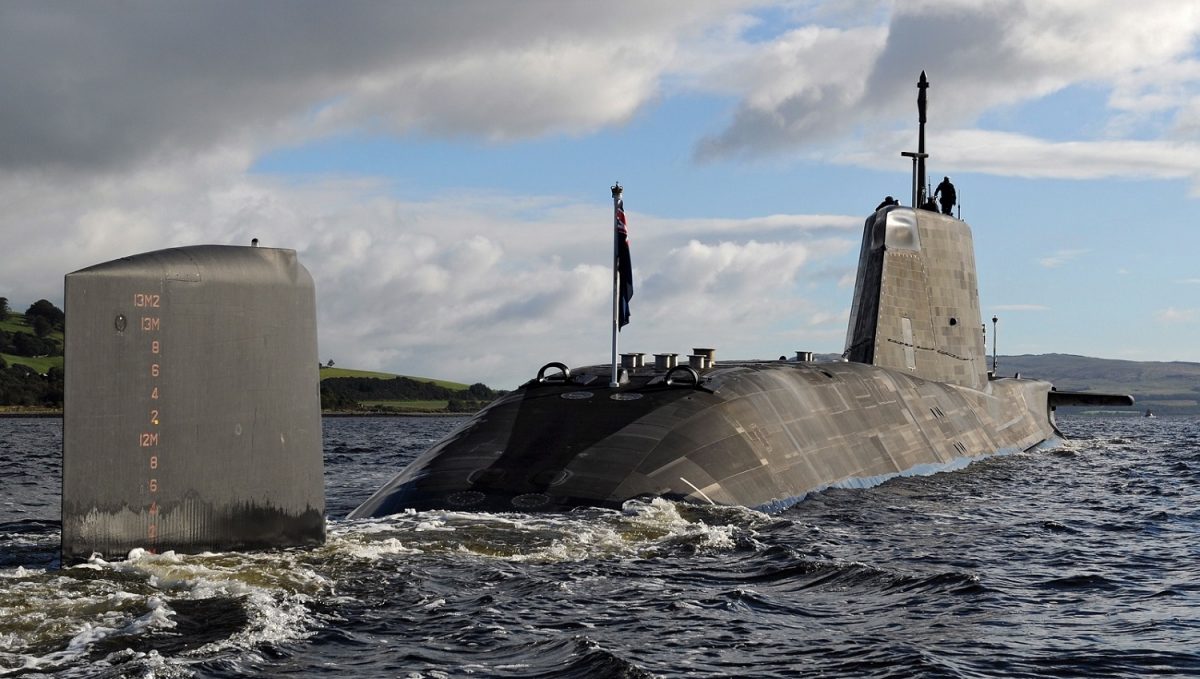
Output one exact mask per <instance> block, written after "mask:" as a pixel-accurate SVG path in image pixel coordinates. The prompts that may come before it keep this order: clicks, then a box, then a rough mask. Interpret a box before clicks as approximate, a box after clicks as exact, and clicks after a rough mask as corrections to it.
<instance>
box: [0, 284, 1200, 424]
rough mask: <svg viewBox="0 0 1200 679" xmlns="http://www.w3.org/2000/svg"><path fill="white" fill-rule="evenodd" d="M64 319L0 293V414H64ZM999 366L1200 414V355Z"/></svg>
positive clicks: (384, 408) (1146, 407) (353, 386)
mask: <svg viewBox="0 0 1200 679" xmlns="http://www.w3.org/2000/svg"><path fill="white" fill-rule="evenodd" d="M64 327H65V315H63V312H62V311H61V310H59V309H58V308H56V307H54V305H53V304H51V303H50V302H47V301H46V300H38V302H35V303H34V304H33V305H31V306H30V307H29V309H28V310H27V311H26V312H25V313H24V314H20V313H15V312H13V311H12V310H11V309H9V308H8V300H7V299H5V298H3V297H0V416H10V417H13V416H17V417H19V416H38V415H44V416H54V415H59V414H61V412H62V399H63V369H62V368H63V356H62V353H63V352H62V347H63V330H64ZM821 358H824V359H827V360H835V359H836V358H837V356H836V355H835V354H828V355H823V356H822V357H821ZM997 366H998V374H1000V375H1003V376H1007V375H1014V374H1020V375H1021V376H1022V377H1036V378H1039V379H1044V380H1048V381H1050V382H1052V383H1053V384H1054V385H1055V387H1056V388H1058V389H1060V390H1063V391H1094V392H1102V393H1122V394H1131V395H1132V396H1133V397H1134V399H1135V401H1136V403H1135V406H1134V407H1133V408H1127V409H1124V410H1125V411H1127V412H1129V413H1130V414H1144V413H1145V412H1146V411H1150V412H1153V413H1154V414H1156V415H1188V416H1195V415H1200V363H1190V362H1185V361H1128V360H1117V359H1105V358H1092V357H1088V356H1077V355H1073V354H1033V355H1031V354H1025V355H1020V356H999V357H998V359H997ZM320 384H321V387H320V388H321V409H322V412H323V413H324V414H326V415H335V416H336V415H448V414H463V413H473V412H476V411H478V410H479V409H480V408H482V407H483V406H485V405H487V404H488V403H489V402H491V401H492V400H493V399H495V398H496V397H497V396H499V395H500V394H502V393H504V392H503V391H497V390H495V389H492V388H491V387H489V386H487V385H486V384H483V383H481V382H477V383H475V384H469V385H468V384H463V383H459V382H452V381H448V380H441V379H437V378H431V377H415V376H408V375H397V374H394V373H386V372H372V371H366V370H354V369H348V368H344V367H337V366H336V365H335V364H334V362H333V361H332V360H330V361H327V362H326V363H325V364H323V365H321V366H320ZM1070 411H1071V412H1073V413H1082V414H1087V413H1088V412H1089V411H1088V409H1086V408H1072V409H1070ZM1118 411H1119V410H1118V409H1112V408H1108V409H1105V411H1104V412H1106V413H1112V412H1118Z"/></svg>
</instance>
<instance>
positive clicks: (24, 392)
mask: <svg viewBox="0 0 1200 679" xmlns="http://www.w3.org/2000/svg"><path fill="white" fill-rule="evenodd" d="M15 315H16V314H14V313H13V311H12V309H11V308H10V306H9V302H8V298H7V297H0V321H7V320H9V319H10V318H12V317H13V316H15ZM23 317H24V319H25V323H26V325H28V326H29V328H30V329H31V330H32V332H26V331H20V330H18V331H13V332H8V331H5V330H2V329H0V354H9V355H11V356H22V357H29V358H32V357H40V356H62V354H63V343H62V341H60V340H58V339H56V338H54V337H51V334H52V333H54V332H55V331H58V332H63V331H64V330H65V325H66V315H65V314H64V313H63V311H62V309H59V308H58V307H56V306H54V304H52V303H50V302H49V301H47V300H44V299H39V300H38V301H36V302H34V303H33V304H31V305H29V308H28V309H26V310H25V313H24V314H23ZM332 363H333V362H332V361H330V364H332ZM497 396H499V393H497V392H495V391H493V390H492V389H491V388H489V387H488V386H487V385H486V384H483V383H476V384H472V385H471V386H469V387H467V388H466V389H448V388H446V387H442V386H439V385H437V384H434V383H432V382H421V381H418V380H414V379H410V378H408V377H396V378H393V379H388V380H385V379H378V378H370V377H331V378H329V379H327V380H323V381H322V382H321V407H322V408H323V409H326V410H357V409H358V408H359V403H360V402H361V401H446V402H447V403H448V406H447V410H449V411H450V412H474V411H476V410H479V409H480V408H482V407H483V406H485V405H487V404H488V403H489V402H491V401H492V400H494V399H495V398H496V397H497ZM62 402H63V370H62V368H58V367H52V368H50V369H49V370H48V371H47V374H45V375H41V374H39V373H38V372H37V371H36V370H34V369H33V368H30V367H28V366H25V365H20V364H13V365H8V363H7V362H6V361H5V360H4V359H3V358H2V357H0V405H24V406H38V405H40V406H48V407H62Z"/></svg>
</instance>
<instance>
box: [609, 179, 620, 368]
mask: <svg viewBox="0 0 1200 679" xmlns="http://www.w3.org/2000/svg"><path fill="white" fill-rule="evenodd" d="M622 191H623V189H622V188H621V182H617V183H615V184H613V186H612V198H613V258H612V262H613V306H612V378H611V379H610V380H609V382H608V386H609V387H610V388H616V387H619V386H621V383H620V380H619V379H618V373H617V369H618V368H617V334H618V332H619V331H620V329H621V326H620V307H619V304H620V301H621V283H620V275H621V274H620V268H621V267H620V261H619V257H620V249H619V248H620V238H621V233H620V232H619V231H617V210H618V209H619V206H620V203H621V192H622Z"/></svg>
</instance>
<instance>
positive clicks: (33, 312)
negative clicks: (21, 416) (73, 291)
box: [0, 297, 66, 408]
mask: <svg viewBox="0 0 1200 679" xmlns="http://www.w3.org/2000/svg"><path fill="white" fill-rule="evenodd" d="M13 316H14V314H13V311H12V309H11V308H10V307H9V303H8V298H7V297H0V321H7V320H9V319H10V318H12V317H13ZM24 318H25V323H26V324H27V325H29V327H30V329H31V330H32V331H33V332H20V331H17V332H7V331H5V330H0V354H9V355H11V356H23V357H27V358H32V357H37V356H62V353H63V345H62V342H60V341H59V340H57V339H54V338H53V337H50V334H51V333H52V332H54V331H56V330H57V331H59V332H61V331H63V330H64V329H65V324H66V315H65V314H63V311H62V309H59V308H58V307H56V306H54V304H52V303H50V302H49V301H47V300H44V299H39V300H38V301H36V302H34V303H33V304H31V305H29V308H28V309H26V310H25V314H24ZM62 402H63V371H62V368H58V367H52V368H50V369H49V370H48V371H47V372H46V374H45V375H42V374H39V373H38V372H37V371H36V370H34V369H33V368H30V367H29V366H26V365H20V364H15V363H14V364H13V365H9V364H8V362H7V361H5V360H4V358H3V357H0V404H4V405H21V406H46V407H51V408H61V407H62Z"/></svg>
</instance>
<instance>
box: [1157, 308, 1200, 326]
mask: <svg viewBox="0 0 1200 679" xmlns="http://www.w3.org/2000/svg"><path fill="white" fill-rule="evenodd" d="M1154 318H1155V320H1157V321H1159V322H1160V323H1171V324H1174V323H1194V322H1195V321H1197V320H1200V309H1176V308H1175V307H1167V308H1166V309H1160V310H1158V311H1156V312H1154Z"/></svg>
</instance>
